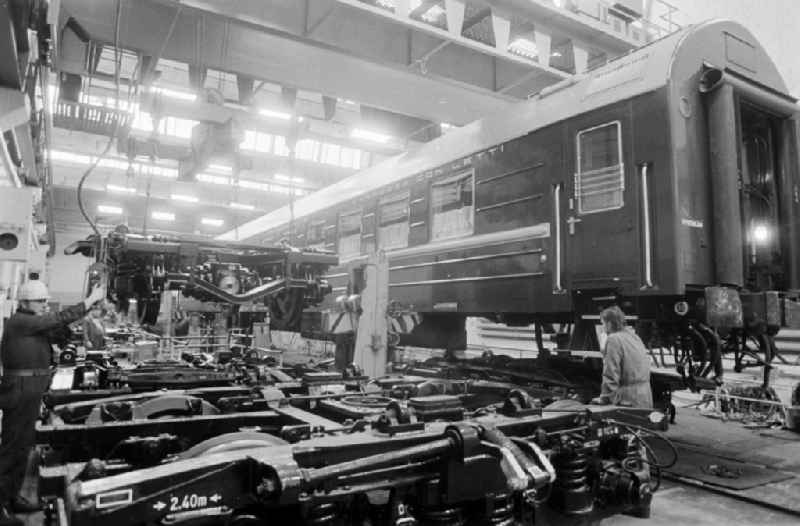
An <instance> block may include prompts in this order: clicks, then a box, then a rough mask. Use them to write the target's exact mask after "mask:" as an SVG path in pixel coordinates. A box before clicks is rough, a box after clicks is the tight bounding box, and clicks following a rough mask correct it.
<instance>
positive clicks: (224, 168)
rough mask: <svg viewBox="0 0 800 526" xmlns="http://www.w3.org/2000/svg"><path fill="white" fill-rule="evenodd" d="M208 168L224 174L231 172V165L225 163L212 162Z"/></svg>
mask: <svg viewBox="0 0 800 526" xmlns="http://www.w3.org/2000/svg"><path fill="white" fill-rule="evenodd" d="M208 169H209V170H215V171H217V172H222V173H225V174H229V173H233V167H231V166H228V165H225V164H214V163H212V164H209V165H208Z"/></svg>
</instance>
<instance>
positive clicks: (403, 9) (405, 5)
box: [394, 0, 411, 18]
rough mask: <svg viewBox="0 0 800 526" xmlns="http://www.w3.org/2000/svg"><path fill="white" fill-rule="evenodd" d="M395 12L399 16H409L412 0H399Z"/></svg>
mask: <svg viewBox="0 0 800 526" xmlns="http://www.w3.org/2000/svg"><path fill="white" fill-rule="evenodd" d="M394 12H395V14H396V15H397V16H402V17H404V18H405V17H407V16H408V14H409V13H410V12H411V0H397V5H396V7H395V8H394Z"/></svg>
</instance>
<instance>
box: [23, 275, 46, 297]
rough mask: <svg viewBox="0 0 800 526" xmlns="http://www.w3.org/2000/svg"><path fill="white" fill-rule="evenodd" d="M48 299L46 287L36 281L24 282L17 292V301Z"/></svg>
mask: <svg viewBox="0 0 800 526" xmlns="http://www.w3.org/2000/svg"><path fill="white" fill-rule="evenodd" d="M49 297H50V293H49V292H48V291H47V286H46V285H45V284H44V283H42V282H41V281H39V280H38V279H34V280H30V281H26V282H25V283H23V284H22V285H21V286H20V287H19V290H18V291H17V299H19V300H30V301H35V300H46V299H48V298H49Z"/></svg>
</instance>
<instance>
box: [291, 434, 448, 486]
mask: <svg viewBox="0 0 800 526" xmlns="http://www.w3.org/2000/svg"><path fill="white" fill-rule="evenodd" d="M455 446H456V441H455V439H453V438H440V439H438V440H434V441H432V442H426V443H424V444H419V445H417V446H411V447H407V448H403V449H398V450H397V451H389V452H387V453H378V454H377V455H370V456H368V457H363V458H358V459H355V460H350V461H347V462H342V463H340V464H334V465H332V466H325V467H324V468H317V469H309V470H305V473H304V475H305V480H306V482H307V483H308V484H312V485H313V484H318V483H320V482H322V481H324V480H327V479H330V478H334V477H340V476H343V475H348V474H350V473H354V472H357V471H362V470H367V469H374V468H377V467H380V466H384V465H386V464H391V463H392V462H409V461H411V460H414V459H425V458H430V457H435V456H437V455H441V454H444V453H447V452H448V451H451V450H452V449H454V448H455Z"/></svg>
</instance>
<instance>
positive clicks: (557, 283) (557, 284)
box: [553, 183, 564, 293]
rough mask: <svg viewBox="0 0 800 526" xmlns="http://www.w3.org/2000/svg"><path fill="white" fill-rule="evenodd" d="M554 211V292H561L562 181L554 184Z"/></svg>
mask: <svg viewBox="0 0 800 526" xmlns="http://www.w3.org/2000/svg"><path fill="white" fill-rule="evenodd" d="M553 211H554V216H555V218H554V221H553V222H554V230H555V240H554V244H555V249H554V252H555V254H556V257H555V260H556V262H555V270H554V271H553V274H554V276H553V292H556V293H560V292H562V291H563V290H564V289H563V288H562V287H561V183H558V184H557V185H555V186H553Z"/></svg>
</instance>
